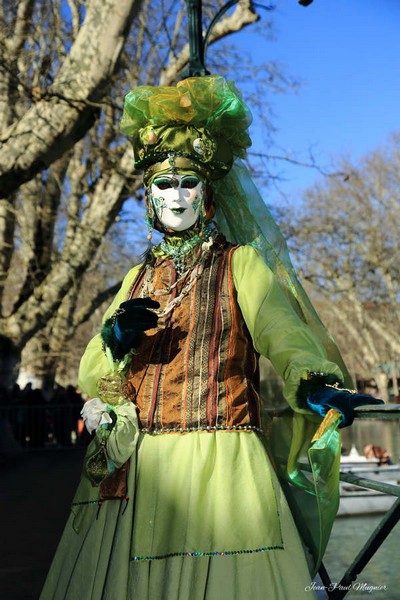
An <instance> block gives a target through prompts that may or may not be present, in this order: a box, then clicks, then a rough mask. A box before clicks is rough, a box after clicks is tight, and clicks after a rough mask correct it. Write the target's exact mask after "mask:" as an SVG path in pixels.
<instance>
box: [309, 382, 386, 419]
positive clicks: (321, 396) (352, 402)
mask: <svg viewBox="0 0 400 600" xmlns="http://www.w3.org/2000/svg"><path fill="white" fill-rule="evenodd" d="M306 402H307V404H308V406H309V407H310V408H311V410H313V411H314V412H317V413H318V414H320V415H321V416H325V415H326V413H327V412H328V410H329V409H330V408H334V409H335V410H337V411H338V412H340V413H341V414H342V422H341V423H340V425H339V428H342V427H347V426H348V425H351V424H352V423H353V421H354V409H355V408H357V407H358V406H365V405H368V404H384V402H383V400H379V399H378V398H374V397H373V396H369V395H368V394H355V393H351V392H349V391H348V390H341V389H339V388H335V387H329V386H326V387H321V388H319V389H317V390H315V391H314V392H312V393H311V394H310V395H309V396H308V397H307V399H306Z"/></svg>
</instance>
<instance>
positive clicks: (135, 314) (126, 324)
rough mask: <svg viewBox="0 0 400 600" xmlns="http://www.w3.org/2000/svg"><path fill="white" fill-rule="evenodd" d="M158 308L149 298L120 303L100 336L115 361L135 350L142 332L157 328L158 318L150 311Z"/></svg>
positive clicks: (157, 304)
mask: <svg viewBox="0 0 400 600" xmlns="http://www.w3.org/2000/svg"><path fill="white" fill-rule="evenodd" d="M159 307H160V304H159V303H158V302H156V301H155V300H151V298H132V299H131V300H127V301H126V302H122V304H121V305H120V307H119V308H118V310H117V313H116V315H114V316H113V317H111V318H110V319H107V321H106V322H105V323H104V326H103V328H102V330H101V336H102V338H103V341H104V343H105V344H106V345H107V346H108V347H109V348H110V350H111V353H112V355H113V358H114V359H115V360H120V359H122V358H123V357H124V356H125V354H126V353H127V352H129V350H131V349H132V348H137V346H139V344H140V341H141V339H142V335H143V332H144V331H147V330H148V329H153V328H154V327H156V326H157V320H158V316H157V314H156V313H155V312H154V311H153V310H151V309H154V308H159Z"/></svg>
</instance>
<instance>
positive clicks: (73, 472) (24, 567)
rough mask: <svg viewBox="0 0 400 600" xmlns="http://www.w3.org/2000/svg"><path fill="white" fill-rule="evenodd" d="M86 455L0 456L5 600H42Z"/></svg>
mask: <svg viewBox="0 0 400 600" xmlns="http://www.w3.org/2000/svg"><path fill="white" fill-rule="evenodd" d="M83 455H84V450H82V449H72V450H37V451H23V452H20V453H18V454H11V455H8V456H6V455H4V454H0V472H1V483H0V515H1V543H0V600H37V599H38V598H39V594H40V591H41V589H42V586H43V583H44V580H45V577H46V574H47V571H48V569H49V566H50V563H51V560H52V557H53V555H54V552H55V550H56V547H57V544H58V541H59V539H60V536H61V533H62V531H63V528H64V525H65V523H66V521H67V517H68V514H69V507H70V502H71V500H72V497H73V495H74V491H75V488H76V486H77V484H78V481H79V475H80V470H81V464H82V459H83Z"/></svg>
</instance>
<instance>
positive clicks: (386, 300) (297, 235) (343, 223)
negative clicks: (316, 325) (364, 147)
mask: <svg viewBox="0 0 400 600" xmlns="http://www.w3.org/2000/svg"><path fill="white" fill-rule="evenodd" d="M399 143H400V136H399V135H394V136H393V138H392V140H391V142H390V144H389V145H388V147H387V148H384V149H379V150H377V151H375V152H373V153H371V154H370V155H368V156H366V157H365V158H364V159H363V160H362V161H361V162H360V164H358V165H355V164H352V163H351V162H350V161H348V160H343V161H341V164H340V170H341V171H342V172H345V173H348V176H346V177H345V178H344V179H339V178H336V179H333V180H330V181H328V182H326V183H321V184H319V185H316V186H315V187H314V188H311V189H309V190H307V192H306V193H305V196H304V201H303V203H302V205H301V206H300V207H299V208H298V209H297V210H296V211H294V212H293V211H292V212H291V214H292V215H293V216H292V218H291V220H290V222H288V221H286V222H285V225H284V227H285V229H286V233H287V235H288V237H289V240H290V245H291V248H292V251H293V252H294V255H295V257H296V261H297V264H298V265H299V267H300V270H301V275H302V277H303V279H305V280H306V281H307V282H308V284H309V286H310V288H311V291H312V293H313V296H314V298H315V300H316V301H317V302H318V301H319V306H320V309H321V313H322V316H323V318H324V321H325V322H326V323H327V325H328V326H329V328H330V329H331V330H332V331H333V333H334V334H335V335H336V337H337V340H338V342H339V345H340V347H341V348H342V351H343V353H344V356H345V358H346V359H347V362H348V363H349V365H350V366H351V368H352V370H353V373H355V374H358V375H359V376H360V377H363V378H368V377H372V376H373V377H374V378H375V380H376V383H377V386H378V389H379V394H380V396H381V397H382V398H384V399H387V398H388V392H387V385H388V374H389V372H390V370H391V365H392V364H393V361H397V360H398V358H399V356H400V337H399V334H400V317H399V301H400V268H399V264H400V239H399V233H398V232H399V227H400V212H399V200H398V198H399V193H400V175H399V172H400V171H399V167H400V154H399V148H400V146H399ZM324 299H327V300H328V301H329V302H324V301H323V300H324Z"/></svg>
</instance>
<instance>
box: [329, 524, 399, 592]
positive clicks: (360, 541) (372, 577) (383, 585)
mask: <svg viewBox="0 0 400 600" xmlns="http://www.w3.org/2000/svg"><path fill="white" fill-rule="evenodd" d="M381 520H382V517H381V516H369V517H350V518H340V519H336V521H335V524H334V527H333V531H332V536H331V539H330V541H329V544H328V548H327V551H326V554H325V557H324V564H325V567H326V569H327V571H328V573H329V576H330V578H331V581H332V582H337V583H338V582H339V581H340V579H341V578H342V576H343V575H344V573H345V571H346V569H347V568H348V567H349V565H350V564H351V562H352V561H353V560H354V558H355V556H356V555H357V554H358V552H359V550H360V549H361V548H362V546H363V545H364V544H365V542H366V541H367V539H368V537H369V536H370V535H371V533H372V531H373V529H374V528H375V527H376V525H377V524H378V523H379V522H380V521H381ZM399 550H400V523H398V524H397V525H396V527H395V528H394V529H393V530H392V532H391V533H390V534H389V536H388V537H387V538H386V540H385V541H384V543H383V544H382V546H381V547H380V548H379V550H378V551H377V553H376V554H375V555H374V556H373V557H372V559H371V561H370V562H369V563H368V565H367V566H366V567H365V569H364V570H363V571H362V573H361V574H360V575H359V576H358V578H357V580H356V581H355V582H354V583H353V585H352V588H351V590H350V591H349V592H348V594H347V595H346V596H345V598H346V599H347V598H348V599H349V600H351V599H355V598H356V599H358V600H361V599H362V598H365V600H367V599H371V600H375V599H377V600H379V599H381V598H382V600H399V599H400V552H399ZM319 597H320V598H324V597H325V596H324V594H321V595H319Z"/></svg>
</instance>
